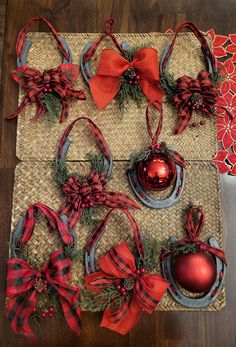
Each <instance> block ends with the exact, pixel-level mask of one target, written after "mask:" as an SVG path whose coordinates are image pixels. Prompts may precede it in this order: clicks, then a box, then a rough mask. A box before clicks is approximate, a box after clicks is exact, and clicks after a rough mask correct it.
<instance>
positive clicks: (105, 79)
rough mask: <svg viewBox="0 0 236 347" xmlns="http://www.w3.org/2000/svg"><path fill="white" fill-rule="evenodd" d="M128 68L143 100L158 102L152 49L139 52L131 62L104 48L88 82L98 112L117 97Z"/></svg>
mask: <svg viewBox="0 0 236 347" xmlns="http://www.w3.org/2000/svg"><path fill="white" fill-rule="evenodd" d="M129 68H133V69H134V70H135V72H136V78H137V82H138V84H139V86H140V87H141V89H142V91H143V93H144V94H145V95H146V97H147V98H148V99H149V100H151V101H152V100H158V101H159V102H161V101H162V91H161V89H160V87H159V70H158V56H157V51H156V49H154V48H143V49H140V50H139V51H138V52H137V53H136V54H135V56H134V59H133V60H132V61H131V62H129V61H128V60H126V59H125V58H124V57H122V56H121V55H120V54H119V53H118V52H117V51H116V50H114V49H104V50H103V51H102V53H101V57H100V61H99V64H98V70H97V74H96V76H95V77H93V78H91V80H90V83H89V85H90V90H91V93H92V95H93V98H94V101H95V103H96V104H97V106H98V107H99V108H100V109H103V108H104V107H105V106H106V105H107V104H108V103H109V102H110V101H111V100H112V99H114V97H115V96H116V95H117V93H118V92H119V90H120V79H121V76H122V74H123V73H124V72H125V71H127V70H128V69H129Z"/></svg>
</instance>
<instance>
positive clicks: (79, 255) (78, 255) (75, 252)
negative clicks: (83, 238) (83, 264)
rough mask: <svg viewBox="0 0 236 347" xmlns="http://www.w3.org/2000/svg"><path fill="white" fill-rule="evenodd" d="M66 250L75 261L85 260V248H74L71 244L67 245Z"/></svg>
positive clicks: (68, 255) (67, 254)
mask: <svg viewBox="0 0 236 347" xmlns="http://www.w3.org/2000/svg"><path fill="white" fill-rule="evenodd" d="M64 251H65V254H66V256H67V257H69V258H70V259H71V260H73V261H83V260H84V250H81V249H74V248H73V247H71V246H69V245H68V246H65V247H64Z"/></svg>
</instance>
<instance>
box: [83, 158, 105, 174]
mask: <svg viewBox="0 0 236 347" xmlns="http://www.w3.org/2000/svg"><path fill="white" fill-rule="evenodd" d="M87 156H88V159H89V161H90V164H91V166H92V168H93V169H94V170H95V171H96V172H97V173H99V174H102V173H103V172H104V171H105V165H104V156H103V154H100V155H98V154H97V153H88V154H87Z"/></svg>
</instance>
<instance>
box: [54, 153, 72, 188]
mask: <svg viewBox="0 0 236 347" xmlns="http://www.w3.org/2000/svg"><path fill="white" fill-rule="evenodd" d="M53 168H54V177H55V180H56V181H57V182H58V184H59V185H60V186H63V184H64V183H66V182H67V181H68V179H69V174H68V171H67V167H66V159H65V157H63V158H61V159H58V158H56V160H55V161H54V163H53Z"/></svg>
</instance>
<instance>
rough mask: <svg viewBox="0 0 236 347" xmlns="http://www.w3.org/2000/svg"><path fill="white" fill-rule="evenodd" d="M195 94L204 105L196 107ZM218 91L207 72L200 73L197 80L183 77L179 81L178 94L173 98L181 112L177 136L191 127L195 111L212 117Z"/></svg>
mask: <svg viewBox="0 0 236 347" xmlns="http://www.w3.org/2000/svg"><path fill="white" fill-rule="evenodd" d="M194 94H195V95H196V94H198V95H200V96H201V98H202V103H201V104H200V105H199V106H197V107H195V106H194V102H193V97H194ZM217 96H218V90H217V88H216V86H215V85H214V84H212V83H211V80H210V74H209V73H208V72H207V71H201V72H199V74H198V76H197V79H192V78H191V77H187V76H183V77H180V78H178V79H177V93H176V95H175V96H174V97H173V103H174V106H175V107H176V108H177V109H178V110H179V120H178V125H177V127H176V130H175V132H176V134H181V133H182V132H183V131H184V130H185V128H186V127H187V126H188V125H189V122H190V120H191V118H192V112H193V110H199V111H201V112H203V113H205V114H206V115H207V116H209V117H211V116H213V115H214V112H215V105H216V101H217Z"/></svg>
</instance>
